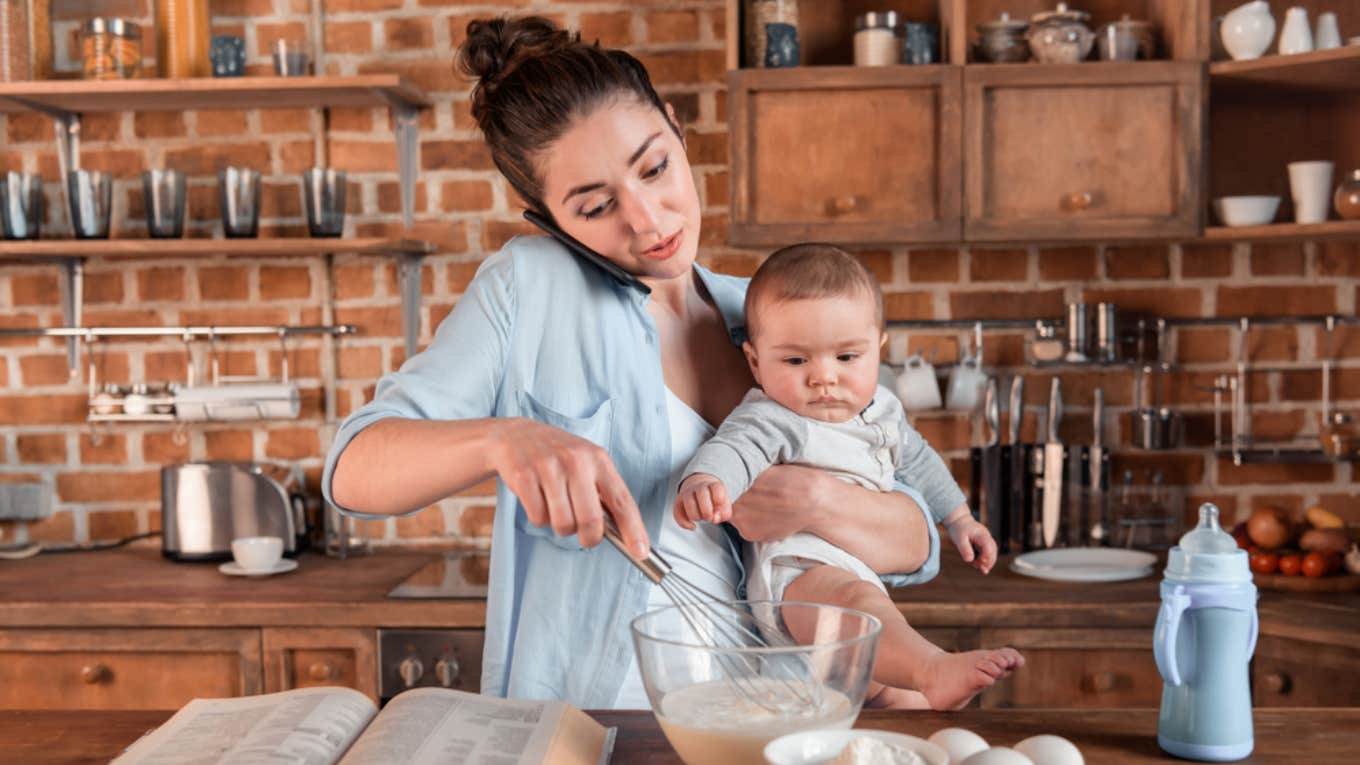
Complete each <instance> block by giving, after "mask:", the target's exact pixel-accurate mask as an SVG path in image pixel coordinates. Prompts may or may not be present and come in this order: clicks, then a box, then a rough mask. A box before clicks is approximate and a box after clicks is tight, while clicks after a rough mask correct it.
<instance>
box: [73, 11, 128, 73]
mask: <svg viewBox="0 0 1360 765" xmlns="http://www.w3.org/2000/svg"><path fill="white" fill-rule="evenodd" d="M80 51H81V72H82V74H83V75H84V77H85V79H87V80H126V79H132V78H133V77H136V76H137V72H139V71H140V70H141V68H142V28H141V27H139V26H137V25H136V24H134V23H132V22H131V21H124V20H123V19H105V18H93V19H90V20H89V21H87V22H85V26H84V27H83V28H82V29H81V40H80Z"/></svg>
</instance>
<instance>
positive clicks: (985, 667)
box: [920, 648, 1025, 710]
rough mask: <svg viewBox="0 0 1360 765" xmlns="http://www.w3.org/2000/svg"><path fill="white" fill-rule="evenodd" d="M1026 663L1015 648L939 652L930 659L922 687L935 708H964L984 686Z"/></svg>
mask: <svg viewBox="0 0 1360 765" xmlns="http://www.w3.org/2000/svg"><path fill="white" fill-rule="evenodd" d="M1024 665H1025V658H1024V657H1023V656H1021V655H1020V652H1019V651H1016V650H1015V649H1014V648H994V649H987V650H982V651H967V652H964V653H938V654H936V655H934V656H932V657H930V658H929V659H928V660H927V661H926V667H925V671H924V672H923V673H922V674H923V675H924V678H925V680H924V682H922V683H921V689H920V690H921V693H923V694H925V697H926V700H927V701H929V702H930V707H931V709H940V710H943V709H962V708H963V707H964V706H965V705H966V704H967V703H968V702H969V701H970V700H971V699H972V698H973V697H974V696H976V695H977V694H978V692H979V691H981V690H982V689H983V688H988V687H991V686H992V685H993V684H995V683H996V681H997V680H1000V679H1001V678H1003V677H1005V676H1006V675H1009V674H1010V673H1011V670H1014V669H1018V668H1019V667H1023V666H1024Z"/></svg>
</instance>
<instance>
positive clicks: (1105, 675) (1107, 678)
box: [1091, 672, 1119, 693]
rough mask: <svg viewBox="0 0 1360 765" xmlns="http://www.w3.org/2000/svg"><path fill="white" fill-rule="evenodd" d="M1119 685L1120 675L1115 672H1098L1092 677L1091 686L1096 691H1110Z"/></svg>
mask: <svg viewBox="0 0 1360 765" xmlns="http://www.w3.org/2000/svg"><path fill="white" fill-rule="evenodd" d="M1118 685H1119V676H1118V675H1116V674H1115V673H1113V672H1098V673H1096V674H1095V675H1094V676H1093V677H1092V678H1091V687H1092V688H1093V689H1095V692H1096V693H1109V692H1110V691H1112V690H1114V689H1115V688H1116V687H1117V686H1118Z"/></svg>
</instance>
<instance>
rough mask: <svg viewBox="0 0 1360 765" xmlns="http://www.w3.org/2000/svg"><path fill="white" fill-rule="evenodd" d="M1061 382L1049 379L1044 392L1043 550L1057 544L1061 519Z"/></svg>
mask: <svg viewBox="0 0 1360 765" xmlns="http://www.w3.org/2000/svg"><path fill="white" fill-rule="evenodd" d="M1062 414H1063V413H1062V380H1060V379H1059V378H1057V377H1054V378H1053V383H1052V384H1051V385H1050V386H1049V389H1048V440H1047V441H1045V442H1044V506H1043V507H1044V509H1043V532H1044V547H1052V546H1053V545H1054V544H1056V543H1057V541H1058V523H1059V522H1060V521H1061V520H1062V491H1063V459H1064V454H1063V444H1062V439H1060V438H1059V437H1058V425H1059V424H1060V423H1061V422H1062Z"/></svg>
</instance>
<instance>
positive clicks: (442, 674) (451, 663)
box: [434, 656, 462, 688]
mask: <svg viewBox="0 0 1360 765" xmlns="http://www.w3.org/2000/svg"><path fill="white" fill-rule="evenodd" d="M461 669H462V667H460V666H458V660H457V659H455V658H453V657H452V656H448V657H445V658H443V659H440V660H439V661H438V662H436V663H435V665H434V676H435V677H436V678H438V679H439V684H440V685H441V686H443V687H445V688H452V687H453V685H454V683H457V682H458V672H459V671H460V670H461Z"/></svg>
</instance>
